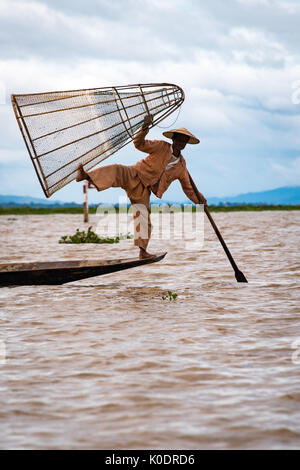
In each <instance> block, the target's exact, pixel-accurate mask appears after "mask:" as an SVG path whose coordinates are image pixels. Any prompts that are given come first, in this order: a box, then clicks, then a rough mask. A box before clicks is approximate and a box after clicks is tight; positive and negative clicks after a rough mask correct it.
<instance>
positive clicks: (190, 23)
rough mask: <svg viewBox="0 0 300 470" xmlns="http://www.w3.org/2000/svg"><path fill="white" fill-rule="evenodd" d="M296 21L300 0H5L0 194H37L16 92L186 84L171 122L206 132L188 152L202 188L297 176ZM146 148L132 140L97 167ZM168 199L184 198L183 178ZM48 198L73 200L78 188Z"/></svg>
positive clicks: (233, 189)
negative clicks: (19, 123) (13, 102)
mask: <svg viewBox="0 0 300 470" xmlns="http://www.w3.org/2000/svg"><path fill="white" fill-rule="evenodd" d="M299 24H300V1H299V0H294V1H292V0H288V1H284V0H226V1H224V0H209V1H200V0H113V1H112V0H76V1H75V0H74V1H70V0H52V1H23V0H0V43H1V52H0V54H1V55H0V102H1V104H0V194H16V195H31V196H37V197H43V193H42V190H41V188H40V186H39V183H38V180H37V177H36V175H35V172H34V169H33V167H32V164H31V162H30V159H29V156H28V154H27V151H26V149H25V145H24V143H23V140H22V137H21V134H20V131H19V129H18V127H17V123H16V120H15V117H14V115H13V111H12V107H11V104H10V94H11V93H34V92H40V91H51V90H71V89H78V88H80V89H81V88H92V87H101V86H113V85H126V84H131V83H154V82H170V83H176V84H178V85H179V86H181V87H182V88H183V89H184V91H185V102H184V103H183V105H182V107H181V112H180V114H179V117H178V120H177V121H176V124H174V126H175V127H187V128H188V129H189V130H190V131H191V132H192V133H193V134H195V135H196V136H197V137H199V138H200V140H201V143H200V145H196V146H187V147H186V148H185V150H184V151H183V155H184V157H185V159H186V162H187V166H188V169H189V171H190V172H191V174H192V176H193V179H194V180H195V182H196V183H197V185H198V187H199V189H200V191H201V192H202V193H203V194H205V195H206V196H223V195H234V194H238V193H242V192H249V191H261V190H266V189H273V188H276V187H280V186H287V185H296V184H297V185H298V184H299V181H300V133H299V128H300V48H299V44H300V28H299ZM176 116H177V113H175V114H173V115H171V116H170V117H168V118H167V119H166V120H165V121H163V122H162V123H161V124H160V125H161V126H170V125H171V127H172V124H173V122H174V120H175V118H176ZM163 130H164V129H161V128H154V129H153V130H151V132H150V134H149V136H148V138H150V139H151V138H155V139H157V138H161V132H162V131H163ZM143 157H144V155H143V154H142V153H141V152H139V151H137V150H136V149H135V148H134V146H133V144H132V143H131V144H129V145H128V146H126V147H125V148H123V149H122V150H120V151H119V152H118V153H116V154H115V155H114V156H112V157H111V158H110V159H108V160H106V161H105V162H104V163H103V164H108V163H123V164H127V165H130V164H133V163H135V162H136V161H137V160H139V159H140V158H143ZM89 193H90V200H92V201H95V202H96V201H109V200H117V199H118V196H119V194H122V192H121V191H119V190H118V189H111V190H107V191H105V192H103V193H97V192H96V191H90V192H89ZM164 198H166V199H170V200H177V201H178V200H185V196H184V194H183V193H182V190H181V187H180V184H179V183H177V182H175V183H173V185H172V187H171V188H170V189H169V190H168V192H167V193H165V195H164ZM52 199H59V200H65V201H67V200H68V201H71V200H76V201H78V202H79V201H81V200H82V187H81V185H79V184H78V183H77V184H76V183H72V184H70V185H68V186H67V187H66V188H64V189H62V190H60V191H59V192H57V193H56V194H55V195H53V196H52Z"/></svg>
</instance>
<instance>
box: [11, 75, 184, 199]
mask: <svg viewBox="0 0 300 470" xmlns="http://www.w3.org/2000/svg"><path fill="white" fill-rule="evenodd" d="M11 101H12V106H13V110H14V113H15V116H16V119H17V121H18V124H19V128H20V131H21V133H22V136H23V138H24V141H25V144H26V148H27V150H28V153H29V156H30V158H31V161H32V163H33V166H34V168H35V171H36V174H37V177H38V179H39V182H40V184H41V186H42V188H43V191H44V193H45V196H46V197H50V196H51V195H52V194H53V193H55V192H56V191H58V190H59V189H61V188H63V187H64V186H66V185H67V184H69V183H70V182H71V181H73V180H74V179H75V177H76V172H77V167H78V164H79V163H82V164H83V165H84V169H85V170H86V171H87V170H90V169H91V168H93V167H94V166H96V165H97V164H98V163H100V162H102V161H103V160H105V159H106V158H108V157H109V156H111V155H112V154H114V153H115V152H117V151H118V150H119V149H121V148H122V147H124V146H125V145H127V144H128V143H130V142H131V141H132V140H133V138H134V135H135V133H136V132H137V131H138V129H139V128H140V127H141V126H142V123H143V120H144V117H145V116H146V115H150V114H151V115H152V119H153V120H152V124H151V125H150V127H152V126H154V125H155V124H157V123H159V122H160V121H162V120H163V119H164V118H166V117H167V116H169V115H170V114H171V113H173V112H174V111H175V110H176V109H177V108H178V107H179V106H180V105H181V104H182V103H183V101H184V92H183V90H182V89H181V88H180V87H178V86H177V85H174V84H170V83H151V84H137V85H124V86H115V87H104V88H90V89H82V90H69V91H53V92H47V93H34V94H26V95H11Z"/></svg>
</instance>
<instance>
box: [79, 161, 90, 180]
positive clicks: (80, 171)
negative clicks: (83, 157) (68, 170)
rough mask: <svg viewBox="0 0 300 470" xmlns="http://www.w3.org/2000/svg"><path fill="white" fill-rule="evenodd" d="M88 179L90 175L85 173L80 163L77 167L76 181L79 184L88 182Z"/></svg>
mask: <svg viewBox="0 0 300 470" xmlns="http://www.w3.org/2000/svg"><path fill="white" fill-rule="evenodd" d="M87 179H88V175H87V173H86V172H85V171H84V169H83V165H82V163H79V165H78V167H77V176H76V181H77V182H79V181H83V180H87Z"/></svg>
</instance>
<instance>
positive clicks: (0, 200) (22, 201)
mask: <svg viewBox="0 0 300 470" xmlns="http://www.w3.org/2000/svg"><path fill="white" fill-rule="evenodd" d="M161 202H169V203H174V201H165V200H163V201H161ZM207 202H208V204H210V205H216V206H217V205H222V204H229V205H232V204H286V205H288V204H290V205H296V204H300V186H286V187H282V188H277V189H271V190H269V191H261V192H257V193H245V194H238V195H237V196H224V197H208V198H207ZM179 204H180V202H179ZM81 205H82V204H77V203H76V202H61V201H56V200H52V201H50V200H48V199H41V198H36V197H31V196H11V195H6V196H1V195H0V206H2V207H18V206H31V207H78V206H81ZM91 205H93V204H91Z"/></svg>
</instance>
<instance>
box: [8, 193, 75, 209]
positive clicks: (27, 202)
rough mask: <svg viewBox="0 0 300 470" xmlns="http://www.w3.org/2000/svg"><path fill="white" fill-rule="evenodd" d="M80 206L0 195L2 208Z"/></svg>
mask: <svg viewBox="0 0 300 470" xmlns="http://www.w3.org/2000/svg"><path fill="white" fill-rule="evenodd" d="M80 205H81V204H76V202H61V201H56V200H53V201H49V200H48V199H41V198H38V197H31V196H13V195H5V196H1V195H0V206H2V207H18V206H32V207H75V206H80Z"/></svg>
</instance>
